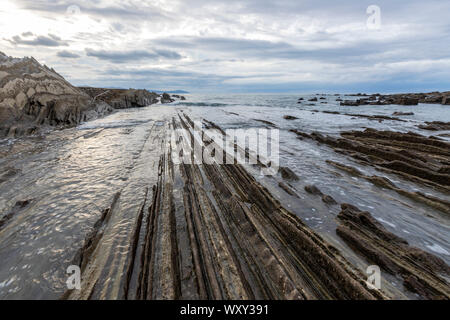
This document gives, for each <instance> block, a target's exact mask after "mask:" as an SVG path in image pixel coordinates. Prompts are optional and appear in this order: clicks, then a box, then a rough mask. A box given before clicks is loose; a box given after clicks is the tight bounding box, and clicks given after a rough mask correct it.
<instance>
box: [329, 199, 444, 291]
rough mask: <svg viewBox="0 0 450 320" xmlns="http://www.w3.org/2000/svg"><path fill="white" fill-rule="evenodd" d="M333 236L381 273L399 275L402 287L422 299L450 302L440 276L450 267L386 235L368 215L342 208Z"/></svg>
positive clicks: (346, 207) (349, 208)
mask: <svg viewBox="0 0 450 320" xmlns="http://www.w3.org/2000/svg"><path fill="white" fill-rule="evenodd" d="M341 208H342V210H341V212H340V213H339V214H338V221H339V226H338V228H337V229H336V233H337V234H338V235H339V236H340V237H341V238H342V239H343V240H344V241H345V242H347V244H348V245H349V246H350V247H351V248H353V249H354V250H355V251H357V252H359V253H361V254H362V255H364V256H365V257H366V258H367V259H368V260H369V262H370V263H375V264H377V265H379V266H380V267H381V268H382V269H383V270H384V271H386V272H388V273H390V274H393V275H399V276H401V277H402V278H403V279H404V281H405V282H404V284H405V287H406V288H407V289H408V290H410V291H413V292H415V293H417V294H419V295H420V296H421V297H422V298H425V299H450V287H449V286H448V283H447V281H446V280H445V279H444V278H442V277H441V276H440V275H441V274H443V275H446V276H448V275H449V274H450V267H449V266H448V265H447V264H446V263H445V262H444V261H443V260H442V259H440V258H439V257H436V256H435V255H433V254H430V253H428V252H425V251H423V250H421V249H419V248H415V247H411V246H410V245H409V244H408V242H407V241H406V240H404V239H402V238H400V237H398V236H397V235H395V234H393V233H391V232H389V231H387V230H386V228H384V226H383V225H382V224H381V223H379V222H378V221H377V220H376V219H374V218H373V217H372V216H371V214H370V213H369V212H366V211H361V210H359V209H358V208H356V207H355V206H352V205H350V204H342V206H341Z"/></svg>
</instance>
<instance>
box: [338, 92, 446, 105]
mask: <svg viewBox="0 0 450 320" xmlns="http://www.w3.org/2000/svg"><path fill="white" fill-rule="evenodd" d="M355 96H356V97H359V99H356V100H345V101H341V103H340V104H341V106H355V107H356V106H361V105H373V106H377V105H388V104H397V105H404V106H414V105H417V104H419V103H429V104H443V105H450V91H445V92H437V91H436V92H429V93H405V94H389V95H383V94H379V93H377V94H372V95H367V94H361V93H360V94H357V95H355Z"/></svg>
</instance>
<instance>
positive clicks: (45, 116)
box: [0, 52, 112, 136]
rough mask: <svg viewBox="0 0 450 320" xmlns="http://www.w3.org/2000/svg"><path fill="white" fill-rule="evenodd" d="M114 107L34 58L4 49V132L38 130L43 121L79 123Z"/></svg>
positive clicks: (0, 107)
mask: <svg viewBox="0 0 450 320" xmlns="http://www.w3.org/2000/svg"><path fill="white" fill-rule="evenodd" d="M111 111H112V108H111V107H110V106H109V105H107V104H105V103H103V102H95V101H92V99H91V98H90V97H89V96H88V95H86V94H85V93H84V92H83V91H81V90H80V89H78V88H76V87H74V86H72V85H71V84H70V83H69V82H67V81H66V80H65V79H64V78H63V77H62V76H61V75H59V74H58V73H57V72H56V71H55V70H53V69H50V68H48V67H47V66H45V65H41V64H40V63H39V62H38V61H36V60H35V59H34V58H28V57H26V58H23V59H18V58H12V57H8V56H6V55H5V54H3V53H1V52H0V136H16V135H22V134H30V133H34V132H36V131H37V130H38V129H39V128H40V127H41V126H43V125H49V126H60V125H61V126H70V125H76V124H78V123H79V122H81V121H86V120H89V119H93V118H95V117H98V116H102V115H105V114H108V113H109V112H111Z"/></svg>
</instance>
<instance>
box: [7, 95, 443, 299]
mask: <svg viewBox="0 0 450 320" xmlns="http://www.w3.org/2000/svg"><path fill="white" fill-rule="evenodd" d="M311 97H314V96H304V98H305V101H304V102H303V103H302V104H298V103H297V100H298V98H299V96H298V95H264V94H263V95H191V96H189V97H188V101H187V102H177V103H175V104H172V105H168V106H161V105H156V106H150V107H146V108H141V109H129V110H120V111H118V112H116V113H114V114H112V115H110V116H108V117H105V118H103V119H98V120H95V121H90V122H88V123H84V124H82V125H80V126H79V127H77V128H71V129H66V130H60V131H54V132H52V133H50V134H48V135H47V136H45V137H28V138H21V139H15V140H2V141H1V142H0V219H2V218H4V217H6V216H7V215H8V214H10V213H13V214H12V215H11V217H10V218H9V219H8V220H7V221H6V223H5V224H4V225H3V226H0V260H1V261H2V263H1V264H0V298H1V299H7V298H14V299H16V298H31V299H38V298H47V299H53V298H58V297H59V296H60V295H61V294H62V293H63V292H64V290H65V279H66V278H67V275H66V274H65V272H66V268H67V266H68V265H70V264H71V261H72V260H73V258H74V256H75V254H76V252H77V250H78V249H79V248H80V247H81V246H82V245H83V241H84V239H85V238H86V236H87V235H88V234H89V233H90V232H91V231H92V228H93V226H94V224H95V222H96V221H97V220H98V219H99V218H100V216H101V213H102V210H104V209H105V208H107V207H108V206H109V205H110V204H111V201H112V198H113V196H114V194H115V193H116V192H119V191H121V190H124V188H126V187H127V186H128V187H129V189H130V190H129V191H127V192H125V194H124V195H123V196H122V197H121V201H122V206H123V208H128V209H127V210H134V206H138V205H139V203H140V197H141V196H142V192H143V189H144V187H145V186H146V185H148V184H149V183H151V181H152V179H153V178H152V177H156V175H157V162H158V160H159V157H157V156H156V155H155V154H156V153H155V154H154V153H152V152H151V150H150V149H152V148H156V145H157V144H158V143H159V140H157V137H156V136H155V135H154V133H155V130H159V129H158V128H161V126H162V125H164V123H167V122H168V121H170V120H171V118H172V117H173V116H176V112H177V111H180V110H182V111H183V112H184V113H185V114H188V115H190V116H191V117H192V119H207V120H210V121H213V122H214V123H215V124H217V125H218V126H220V127H221V128H223V129H229V128H261V127H267V125H265V124H264V123H262V122H260V121H257V120H265V121H270V122H271V123H273V124H275V125H276V126H277V127H278V128H279V129H280V164H281V166H284V167H289V168H290V169H292V170H293V171H294V172H295V173H296V174H297V175H298V176H299V178H300V179H299V181H297V182H292V185H293V186H294V187H295V188H296V189H297V190H298V191H299V195H300V197H301V199H299V200H298V199H293V198H292V197H290V196H289V195H288V194H286V193H285V192H284V191H283V190H282V189H280V188H279V187H278V181H279V177H278V176H276V177H270V176H268V177H258V179H259V181H260V182H261V183H263V184H264V185H266V186H267V187H268V188H269V190H271V191H272V192H273V193H274V194H275V196H276V197H278V198H279V199H280V200H281V201H282V203H283V204H284V205H285V206H286V207H287V208H288V209H290V210H291V211H292V212H294V213H295V214H297V215H298V216H299V217H300V218H301V219H302V220H303V221H304V222H305V223H306V224H308V225H309V226H310V227H312V228H313V229H314V230H316V231H318V232H319V233H321V234H323V235H325V238H330V239H336V240H334V241H336V242H339V240H338V239H337V236H336V235H335V229H336V222H335V217H336V215H337V214H338V213H339V211H340V209H339V206H328V205H326V204H324V203H323V202H322V201H321V199H320V197H317V196H314V195H311V194H308V193H306V192H305V191H304V186H306V185H310V184H314V185H316V186H317V187H319V189H320V190H322V191H323V192H324V193H326V194H328V195H331V196H332V197H333V198H334V199H336V200H337V201H338V202H339V203H345V202H347V203H351V204H354V205H356V206H358V207H360V209H363V210H367V211H369V212H370V213H371V214H372V215H373V216H374V217H375V218H376V219H377V220H378V221H380V222H381V223H382V224H383V225H384V226H385V227H386V228H387V229H388V230H390V231H392V232H393V233H395V234H397V235H399V236H401V237H403V238H405V239H406V240H408V242H409V243H410V244H411V245H413V246H417V247H419V248H421V249H423V250H426V251H428V252H431V253H433V254H435V255H437V256H439V257H441V258H442V259H444V260H445V261H446V262H447V263H450V241H449V240H450V236H449V235H450V219H449V217H448V216H446V215H445V214H443V213H440V212H437V211H436V210H433V209H430V208H429V207H426V206H425V205H421V204H417V203H415V202H414V201H412V200H410V199H408V198H404V197H403V196H401V195H399V194H397V193H396V192H394V191H391V190H386V189H382V188H379V187H376V186H374V185H373V184H372V183H370V182H368V181H365V180H363V179H360V178H357V177H352V176H350V175H348V174H347V173H345V172H342V171H339V170H338V169H336V168H334V167H332V166H330V165H328V164H327V163H326V162H325V160H334V161H338V162H341V163H343V164H347V165H351V166H353V167H355V168H358V169H360V170H361V171H362V172H364V173H366V174H377V175H380V176H386V177H388V178H389V179H390V180H391V181H393V182H395V184H396V185H398V186H401V187H402V188H403V189H405V190H410V191H414V190H420V191H422V192H423V193H427V194H430V195H433V196H436V197H439V198H441V199H446V200H450V198H449V196H448V195H446V194H442V193H440V192H438V191H436V190H433V189H431V188H424V187H423V186H419V185H417V184H415V183H412V182H410V181H406V180H404V179H402V178H400V177H398V176H395V175H389V174H386V173H381V172H376V170H375V169H373V168H371V167H367V166H362V165H361V164H358V163H356V162H354V161H352V160H351V159H350V158H348V157H346V156H344V155H341V154H337V153H335V152H334V151H333V150H332V149H330V148H328V147H326V146H319V145H318V144H317V143H316V142H313V141H307V140H299V139H297V137H296V136H295V134H294V133H291V132H289V130H290V129H299V130H303V131H305V132H312V131H319V132H321V133H324V134H329V135H338V134H339V132H341V131H346V130H359V129H360V130H363V129H364V128H367V127H370V128H375V129H378V130H395V131H401V132H408V131H413V132H417V133H420V134H422V135H430V134H437V133H439V134H440V133H447V132H427V131H424V130H420V129H419V128H418V127H417V125H418V124H421V123H423V122H424V121H450V109H448V106H441V105H419V106H361V107H341V106H338V102H336V98H337V97H336V96H326V99H323V100H318V102H308V101H307V100H308V99H309V98H311ZM319 97H320V96H319ZM343 99H344V100H345V99H350V98H349V97H343ZM321 102H326V103H321ZM309 103H311V104H312V103H313V104H315V105H314V106H309V105H307V104H309ZM315 110H318V111H319V112H317V111H315ZM320 111H338V112H341V113H357V114H365V115H387V116H391V115H392V113H393V112H395V111H402V112H410V111H411V112H414V115H413V116H400V118H402V119H404V120H406V122H399V121H391V120H385V121H382V122H378V121H374V120H369V119H366V118H360V117H359V118H355V117H352V116H347V115H336V114H329V113H323V112H320ZM284 115H291V116H295V117H297V118H298V119H297V120H291V121H289V120H285V119H284V118H283V116H284ZM443 139H447V138H444V137H443ZM249 170H252V169H251V168H249ZM254 174H255V175H258V174H257V171H256V170H255V171H254ZM139 179H141V180H142V181H141V180H139ZM131 184H133V185H132V186H133V188H131V187H130V186H131ZM150 187H151V185H150ZM135 189H136V192H132V190H135ZM25 200H28V201H29V203H27V204H25V205H23V206H17V205H16V203H17V202H20V201H25ZM15 205H16V206H15ZM117 228H118V230H119V231H118V232H120V230H121V228H125V229H126V228H128V226H127V224H126V221H121V223H120V224H119V225H118V226H117ZM343 247H344V245H343ZM121 254H126V249H124V251H123V252H121Z"/></svg>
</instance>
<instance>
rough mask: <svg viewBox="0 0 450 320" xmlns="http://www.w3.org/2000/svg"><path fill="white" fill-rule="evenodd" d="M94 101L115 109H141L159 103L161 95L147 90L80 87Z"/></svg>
mask: <svg viewBox="0 0 450 320" xmlns="http://www.w3.org/2000/svg"><path fill="white" fill-rule="evenodd" d="M79 89H80V90H82V91H83V92H84V93H86V94H88V95H89V96H90V97H91V98H92V99H93V101H104V102H106V103H107V104H109V105H110V106H112V107H113V108H114V109H127V108H140V107H145V106H148V105H151V104H155V103H157V102H158V101H159V100H158V98H159V95H158V94H156V93H154V92H149V91H147V90H136V89H107V88H92V87H80V88H79Z"/></svg>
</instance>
